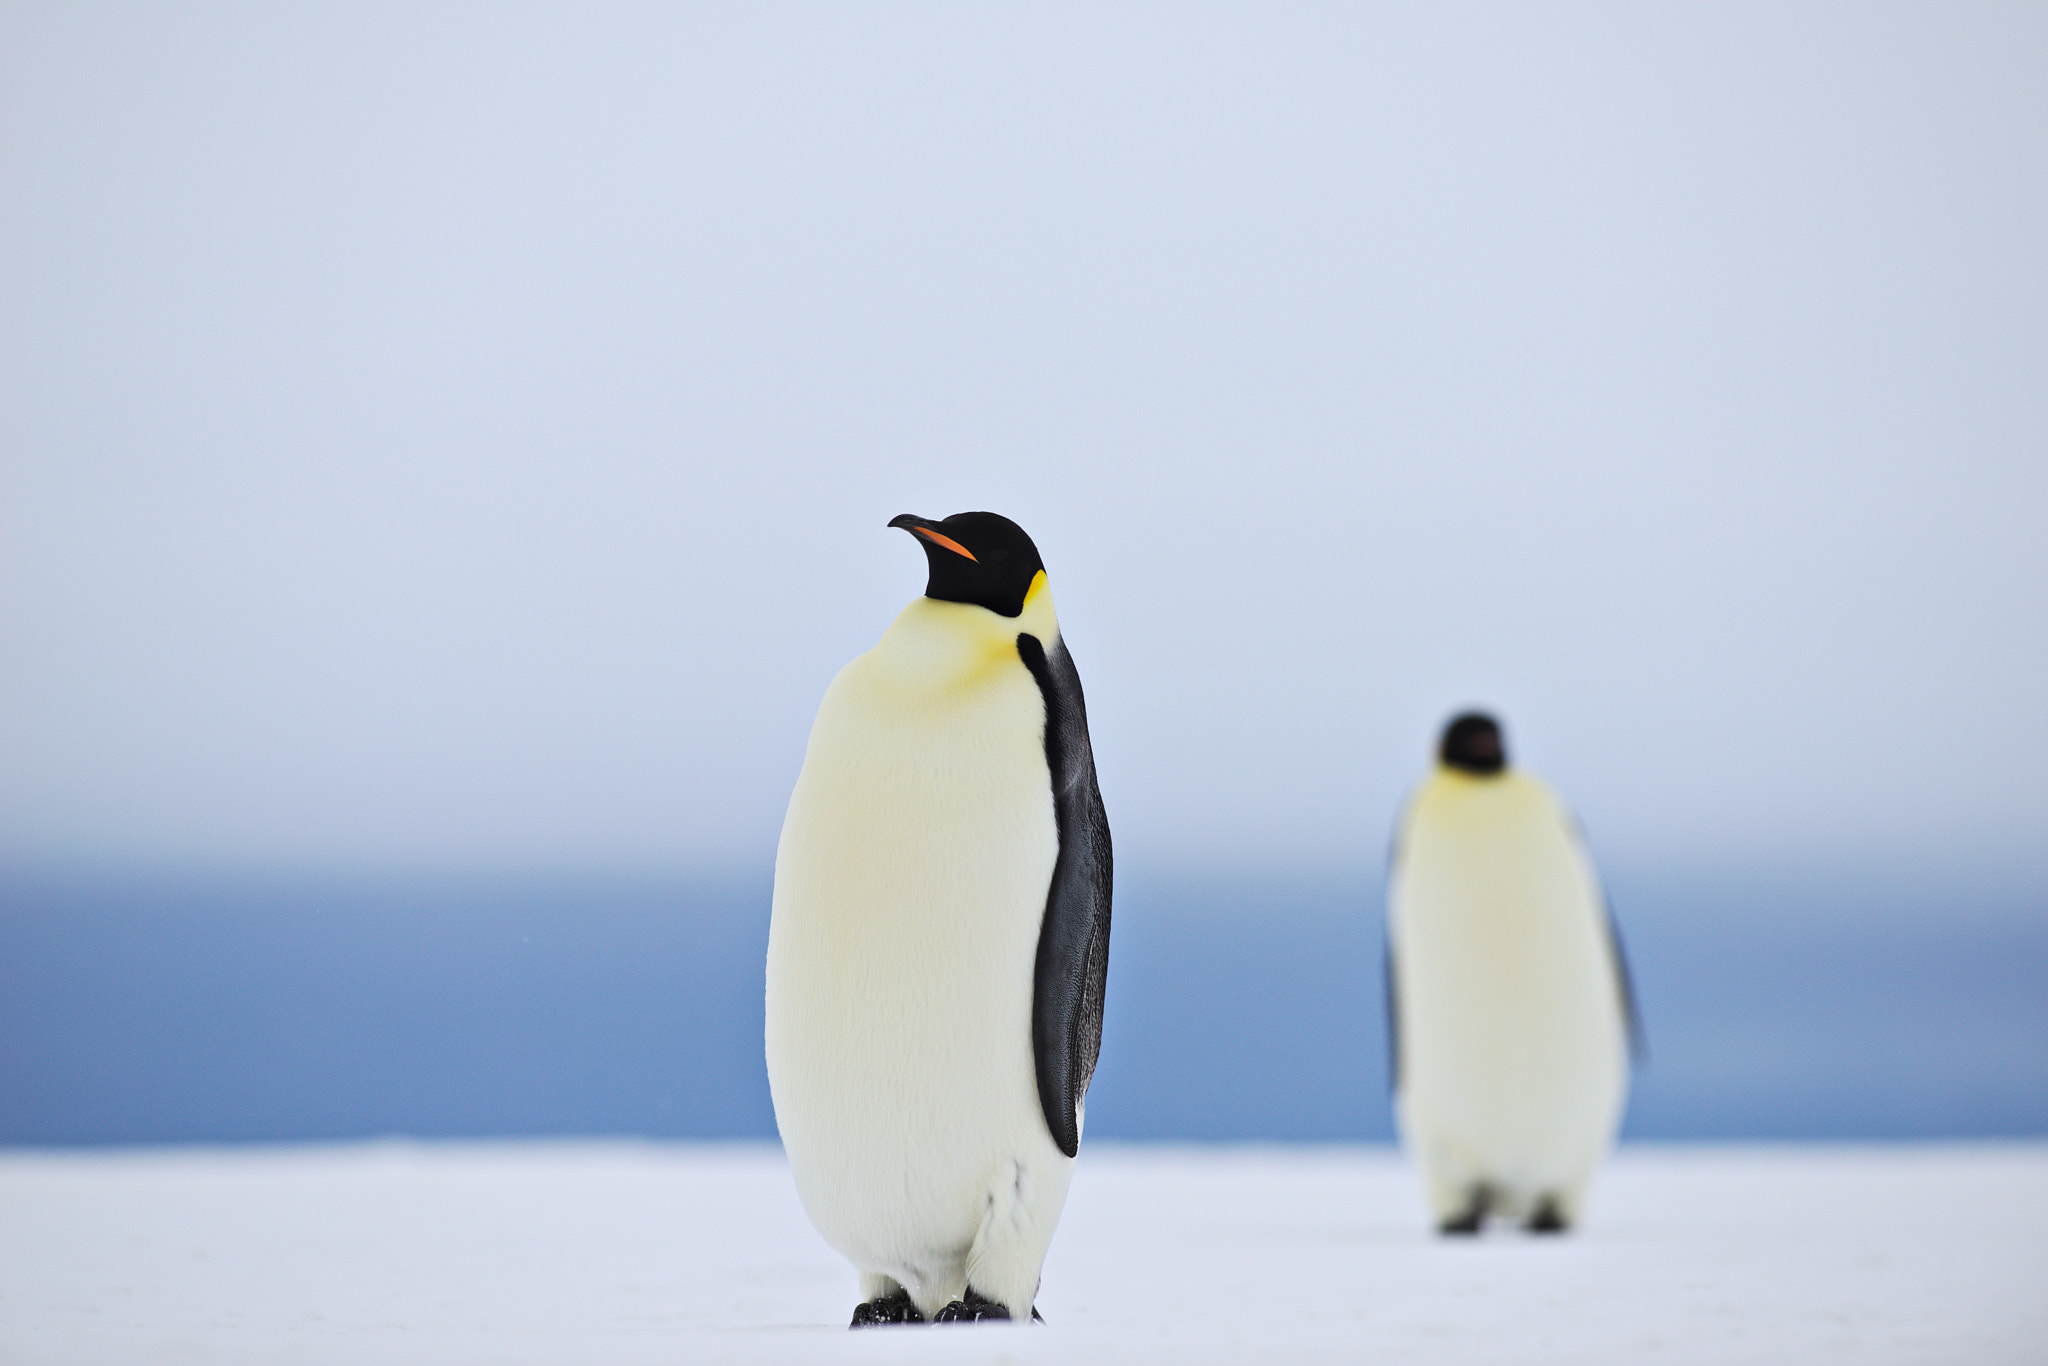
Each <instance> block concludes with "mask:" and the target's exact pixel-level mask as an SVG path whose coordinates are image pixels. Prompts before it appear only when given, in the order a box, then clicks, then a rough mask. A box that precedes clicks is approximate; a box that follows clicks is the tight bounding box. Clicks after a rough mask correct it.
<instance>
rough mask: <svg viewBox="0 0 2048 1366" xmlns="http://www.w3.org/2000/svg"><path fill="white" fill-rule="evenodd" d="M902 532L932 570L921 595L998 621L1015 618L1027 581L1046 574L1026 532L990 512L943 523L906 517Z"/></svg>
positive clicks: (893, 523)
mask: <svg viewBox="0 0 2048 1366" xmlns="http://www.w3.org/2000/svg"><path fill="white" fill-rule="evenodd" d="M889 525H890V526H900V527H902V528H903V529H904V530H905V531H907V532H909V533H910V534H911V535H913V536H915V537H916V538H917V543H918V544H919V545H921V546H923V547H924V558H925V561H926V563H927V564H929V565H930V566H931V577H930V578H929V579H928V580H926V582H925V586H924V595H925V596H926V597H928V598H937V599H939V601H941V602H971V603H973V604H974V605H975V606H977V607H986V608H988V610H989V611H991V612H994V613H997V614H998V615H1000V616H1005V617H1014V616H1019V615H1021V614H1022V613H1023V611H1024V595H1025V594H1026V593H1029V592H1030V591H1031V581H1032V580H1033V579H1035V578H1037V577H1038V574H1039V571H1040V570H1042V569H1044V568H1045V565H1044V563H1043V562H1042V561H1041V560H1040V559H1039V558H1038V547H1037V546H1035V545H1033V544H1031V538H1030V537H1029V536H1026V535H1025V534H1024V528H1023V527H1021V526H1018V525H1017V524H1016V523H1015V522H1013V521H1011V520H1010V519H1009V518H1007V517H1001V516H998V515H997V514H995V513H993V512H956V513H954V514H953V515H952V516H951V517H948V518H947V519H946V520H945V521H943V522H933V521H927V520H926V519H925V518H923V517H914V516H912V515H911V514H910V513H907V512H906V513H904V514H903V515H902V516H901V517H898V518H896V519H894V520H893V521H891V522H890V523H889Z"/></svg>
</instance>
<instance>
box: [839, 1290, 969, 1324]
mask: <svg viewBox="0 0 2048 1366" xmlns="http://www.w3.org/2000/svg"><path fill="white" fill-rule="evenodd" d="M952 1307H953V1306H952V1305H950V1304H949V1305H947V1306H946V1309H942V1310H940V1311H939V1317H940V1318H944V1317H946V1310H950V1309H951V1308H952ZM923 1322H924V1315H922V1314H920V1313H918V1312H917V1305H916V1304H915V1303H913V1302H912V1300H911V1298H910V1292H909V1291H908V1290H898V1291H897V1292H896V1293H895V1294H893V1295H884V1296H882V1297H881V1298H880V1299H878V1300H869V1301H868V1302H867V1303H866V1304H857V1305H855V1306H854V1307H853V1322H852V1323H849V1324H848V1325H846V1326H847V1327H849V1328H882V1327H885V1326H887V1325H889V1324H892V1323H923Z"/></svg>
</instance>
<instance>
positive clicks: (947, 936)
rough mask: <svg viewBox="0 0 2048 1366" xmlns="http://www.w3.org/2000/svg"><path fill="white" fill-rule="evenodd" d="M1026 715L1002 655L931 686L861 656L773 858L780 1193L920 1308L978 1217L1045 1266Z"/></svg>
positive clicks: (962, 1249)
mask: <svg viewBox="0 0 2048 1366" xmlns="http://www.w3.org/2000/svg"><path fill="white" fill-rule="evenodd" d="M1044 715H1045V713H1044V703H1043V701H1042V699H1041V697H1040V695H1039V692H1038V687H1037V684H1036V683H1035V682H1034V681H1033V679H1032V678H1031V675H1030V674H1029V672H1028V671H1027V670H1025V669H1024V667H1023V666H1022V664H1021V662H1019V661H1017V660H1016V657H1015V652H1014V650H1012V651H1011V652H1010V659H1009V660H1008V661H1004V660H1002V659H1000V658H999V657H998V658H995V659H993V660H992V662H991V663H990V664H989V666H988V668H987V669H986V670H985V671H982V672H981V673H980V674H979V675H978V676H977V677H976V678H974V679H973V680H972V683H971V686H949V687H946V688H939V689H931V688H918V687H914V686H910V685H909V684H907V683H906V682H905V681H904V680H903V679H902V678H901V677H900V676H898V675H897V674H895V673H892V672H891V671H890V670H889V668H888V667H886V661H883V660H880V659H878V658H877V657H876V656H875V655H874V654H870V655H864V656H862V657H861V658H860V659H856V660H855V661H854V662H853V663H852V664H849V665H848V666H847V668H846V670H845V671H843V672H842V673H841V675H840V676H839V678H838V679H836V680H835V681H834V682H833V685H832V687H831V689H830V690H829V691H828V692H827V694H826V697H825V701H824V703H823V705H822V706H821V707H820V709H819V713H818V719H817V723H816V725H815V727H814V728H813V731H812V735H811V741H810V746H809V749H808V751H807V752H806V755H805V759H804V767H803V772H802V774H801V776H800V777H799V778H798V780H797V784H796V790H795V792H794V794H793V795H792V797H791V799H790V805H789V814H788V817H787V819H786V821H785V822H784V825H783V831H782V842H781V845H780V848H779V849H778V851H777V855H776V866H775V901H774V911H773V918H772V921H771V927H770V931H769V940H768V975H767V1055H768V1076H769V1082H770V1086H771V1089H772V1091H773V1094H774V1100H775V1113H776V1120H777V1123H778V1125H779V1126H780V1128H781V1132H782V1138H783V1146H784V1149H785V1151H786V1152H787V1154H788V1157H789V1163H790V1169H791V1172H792V1173H793V1175H794V1176H795V1179H796V1185H797V1190H798V1193H799V1194H800V1196H801V1197H802V1199H803V1202H804V1207H805V1209H806V1210H807V1212H808V1213H809V1214H810V1216H811V1219H812V1221H813V1222H814V1223H815V1224H816V1225H817V1227H818V1229H819V1231H820V1232H821V1233H822V1234H823V1235H824V1236H825V1238H826V1239H827V1241H829V1242H830V1243H832V1245H833V1246H834V1247H836V1248H837V1249H838V1250H839V1251H840V1252H841V1253H842V1254H843V1255H844V1256H845V1257H846V1258H847V1259H848V1260H849V1261H851V1262H853V1263H854V1265H856V1266H857V1267H859V1268H861V1269H862V1270H863V1271H866V1272H870V1273H876V1274H882V1275H887V1276H891V1277H893V1278H895V1279H896V1280H897V1281H899V1282H901V1283H902V1284H903V1285H904V1287H905V1288H906V1289H908V1290H909V1291H910V1292H911V1294H912V1295H913V1297H914V1298H916V1299H918V1300H919V1301H920V1302H923V1303H926V1304H927V1305H929V1304H930V1302H932V1301H933V1300H935V1299H936V1300H937V1302H939V1303H943V1302H944V1299H943V1298H940V1297H941V1296H943V1297H947V1298H950V1297H953V1296H957V1295H958V1294H959V1293H960V1285H961V1284H962V1283H963V1282H962V1281H961V1277H962V1276H963V1275H964V1271H963V1267H964V1266H965V1262H966V1259H967V1257H968V1254H969V1250H970V1245H972V1244H973V1243H974V1241H975V1239H976V1236H977V1233H978V1231H980V1230H981V1229H982V1228H983V1225H984V1224H985V1223H986V1222H988V1221H989V1220H990V1219H991V1218H993V1219H996V1220H998V1221H1009V1222H1015V1223H1017V1224H1018V1225H1019V1231H1020V1233H1021V1235H1022V1241H1023V1243H1024V1244H1026V1245H1034V1244H1035V1246H1036V1248H1037V1256H1038V1257H1041V1258H1042V1256H1043V1253H1044V1247H1045V1243H1046V1241H1048V1240H1049V1239H1050V1237H1051V1233H1052V1227H1053V1225H1054V1223H1056V1222H1057V1219H1058V1215H1059V1209H1060V1207H1061V1205H1062V1204H1064V1202H1065V1196H1066V1187H1067V1181H1068V1179H1069V1177H1070V1175H1071V1169H1072V1168H1071V1162H1070V1161H1069V1159H1067V1158H1066V1157H1065V1155H1064V1154H1062V1153H1061V1152H1060V1151H1059V1149H1058V1148H1057V1147H1055V1146H1054V1144H1053V1141H1052V1136H1051V1133H1050V1132H1049V1131H1048V1129H1047V1128H1046V1124H1045V1120H1044V1117H1043V1115H1042V1114H1041V1113H1040V1110H1039V1100H1038V1089H1037V1079H1036V1074H1035V1072H1034V1068H1033V1058H1032V1048H1031V1008H1032V990H1033V967H1034V964H1035V961H1036V955H1037V947H1038V934H1039V928H1040V924H1041V921H1042V919H1043V917H1044V914H1045V898H1046V892H1047V888H1048V886H1049V884H1050V882H1051V878H1052V871H1053V864H1054V861H1055V859H1056V857H1057V855H1058V851H1059V835H1058V830H1057V827H1056V825H1055V823H1054V817H1053V803H1052V789H1051V782H1050V779H1049V776H1048V773H1047V769H1046V759H1045V748H1044V729H1043V728H1044ZM1041 1227H1042V1236H1040V1230H1041ZM1019 1274H1020V1275H1023V1274H1026V1273H1022V1272H1020V1273H1019ZM1036 1274H1037V1273H1036V1264H1035V1262H1034V1263H1033V1265H1032V1267H1031V1268H1030V1270H1029V1272H1028V1275H1029V1276H1030V1277H1031V1278H1032V1283H1035V1277H1036ZM1030 1289H1031V1284H1029V1283H1027V1284H1026V1285H1025V1286H1024V1287H1023V1291H1022V1293H1023V1296H1024V1298H1023V1300H1022V1303H1023V1304H1024V1305H1026V1306H1028V1305H1029V1303H1030V1300H1029V1294H1030Z"/></svg>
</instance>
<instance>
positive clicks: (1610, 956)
mask: <svg viewBox="0 0 2048 1366" xmlns="http://www.w3.org/2000/svg"><path fill="white" fill-rule="evenodd" d="M1437 757H1438V763H1437V766H1436V771H1435V772H1434V773H1433V774H1432V775H1431V776H1430V777H1429V778H1428V779H1427V780H1426V781H1425V782H1423V784H1422V785H1421V787H1420V788H1418V789H1417V790H1416V792H1415V793H1414V795H1413V796H1412V797H1411V798H1410V800H1409V802H1408V805H1407V809H1406V810H1405V812H1404V813H1403V815H1402V817H1401V820H1400V824H1399V826H1398V828H1397V830H1396V832H1395V838H1394V848H1393V852H1392V856H1391V859H1390V867H1389V870H1388V886H1387V915H1388V923H1387V950H1388V953H1387V1004H1388V1016H1389V1022H1390V1025H1391V1026H1392V1034H1393V1041H1392V1042H1393V1066H1394V1097H1395V1112H1396V1115H1397V1117H1398V1119H1399V1122H1400V1128H1401V1135H1402V1140H1403V1143H1404V1145H1405V1146H1406V1147H1407V1148H1408V1150H1409V1152H1410V1154H1411V1156H1412V1157H1413V1159H1414V1161H1415V1162H1416V1164H1417V1166H1418V1167H1419V1168H1420V1170H1421V1174H1422V1178H1423V1185H1424V1187H1425V1190H1426V1194H1427V1198H1428V1201H1429V1206H1430V1210H1431V1212H1432V1214H1433V1216H1434V1218H1435V1220H1436V1224H1437V1227H1438V1229H1439V1230H1441V1231H1442V1232H1444V1233H1446V1234H1458V1233H1477V1232H1478V1231H1479V1230H1480V1228H1481V1227H1482V1226H1483V1225H1484V1224H1485V1222H1486V1220H1487V1219H1488V1218H1489V1216H1499V1217H1501V1218H1505V1219H1511V1220H1519V1221H1521V1222H1522V1223H1523V1225H1524V1226H1525V1227H1526V1228H1528V1229H1529V1230H1531V1231H1533V1232H1539V1233H1558V1232H1563V1231H1564V1230H1566V1229H1568V1228H1570V1227H1571V1226H1572V1225H1573V1224H1574V1223H1575V1222H1576V1221H1577V1220H1578V1218H1579V1214H1580V1210H1581V1208H1582V1205H1583V1202H1584V1199H1585V1193H1586V1187H1587V1185H1588V1183H1589V1182H1590V1181H1591V1179H1592V1177H1593V1173H1594V1170H1595V1169H1596V1168H1597V1167H1598V1166H1599V1165H1600V1161H1601V1159H1602V1158H1603V1157H1604V1156H1605V1154H1606V1152H1607V1150H1608V1148H1609V1147H1610V1146H1611V1145H1612V1143H1613V1141H1614V1135H1615V1131H1616V1129H1617V1127H1618V1126H1619V1124H1620V1121H1621V1111H1622V1103H1623V1100H1624V1098H1625V1093H1626V1089H1627V1083H1628V1064H1629V1053H1630V1050H1631V1047H1632V1046H1634V1045H1637V1044H1639V1042H1640V1031H1639V1026H1638V1024H1637V1021H1636V1012H1635V1000H1634V993H1633V991H1632V989H1631V987H1630V985H1629V978H1628V969H1627V964H1626V962H1625V960H1624V958H1623V956H1622V950H1621V940H1620V936H1619V934H1618V933H1617V932H1616V929H1615V926H1614V921H1613V917H1612V916H1611V915H1610V913H1609V911H1608V908H1607V903H1606V900H1605V898H1604V896H1603V894H1602V892H1601V888H1600V879H1599V876H1598V874H1597V873H1596V872H1595V871H1594V868H1593V863H1592V860H1591V859H1590V857H1588V855H1587V852H1586V847H1585V842H1584V840H1583V839H1582V837H1581V835H1580V832H1579V829H1578V826H1577V825H1576V823H1575V822H1574V821H1573V819H1572V816H1571V814H1570V813H1569V812H1568V811H1567V810H1566V809H1565V807H1564V805H1563V803H1562V802H1560V801H1559V800H1558V798H1557V796H1556V794H1555V793H1553V792H1552V791H1551V790H1550V789H1549V788H1548V787H1547V786H1545V785H1544V784H1543V783H1542V781H1540V780H1539V779H1538V778H1537V777H1536V776H1535V775H1534V774H1531V773H1528V772H1526V771H1524V770H1521V769H1517V768H1512V767H1510V766H1509V764H1508V760H1507V749H1506V746H1505V744H1504V743H1503V741H1502V738H1501V731H1500V726H1499V725H1498V724H1497V723H1496V722H1495V721H1494V719H1493V718H1492V717H1490V716H1487V715H1485V714H1483V713H1479V712H1466V713H1464V714H1462V715H1459V716H1457V717H1455V718H1453V719H1452V720H1451V722H1450V724H1449V725H1448V726H1447V727H1446V728H1445V730H1444V733H1443V739H1442V741H1441V743H1440V745H1439V747H1438V755H1437Z"/></svg>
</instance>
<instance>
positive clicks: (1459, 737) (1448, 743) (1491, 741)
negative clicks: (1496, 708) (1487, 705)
mask: <svg viewBox="0 0 2048 1366" xmlns="http://www.w3.org/2000/svg"><path fill="white" fill-rule="evenodd" d="M1436 753H1437V758H1439V759H1441V760H1443V764H1444V767H1445V768H1455V769H1457V770H1458V771H1459V772H1460V773H1470V774H1472V775H1474V776H1475V777H1481V778H1488V777H1492V776H1493V775H1494V774H1496V773H1498V772H1500V771H1501V770H1502V769H1504V768H1506V767H1507V766H1508V750H1507V745H1506V744H1504V743H1503V742H1502V740H1501V738H1500V726H1499V725H1498V724H1496V723H1495V721H1494V719H1493V718H1492V717H1491V716H1488V715H1487V714H1486V713H1485V712H1483V711H1467V712H1460V713H1458V715H1456V716H1454V717H1452V718H1451V723H1450V724H1449V725H1448V726H1445V727H1444V738H1443V741H1442V743H1441V744H1439V745H1438V746H1437V750H1436Z"/></svg>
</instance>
